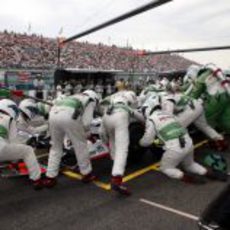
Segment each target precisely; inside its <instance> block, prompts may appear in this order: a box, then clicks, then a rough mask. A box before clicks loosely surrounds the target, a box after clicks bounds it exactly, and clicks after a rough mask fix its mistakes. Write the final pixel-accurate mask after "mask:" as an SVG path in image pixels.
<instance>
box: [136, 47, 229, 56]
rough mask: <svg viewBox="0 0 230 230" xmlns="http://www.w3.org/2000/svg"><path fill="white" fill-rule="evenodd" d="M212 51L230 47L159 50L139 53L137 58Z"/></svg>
mask: <svg viewBox="0 0 230 230" xmlns="http://www.w3.org/2000/svg"><path fill="white" fill-rule="evenodd" d="M213 50H230V46H211V47H202V48H191V49H175V50H161V51H160V50H159V51H151V52H145V51H142V52H140V53H139V56H147V55H156V54H171V53H192V52H201V51H202V52H203V51H213Z"/></svg>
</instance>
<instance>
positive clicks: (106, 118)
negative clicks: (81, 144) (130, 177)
mask: <svg viewBox="0 0 230 230" xmlns="http://www.w3.org/2000/svg"><path fill="white" fill-rule="evenodd" d="M135 104H136V96H135V93H134V92H132V91H125V90H124V91H120V92H118V93H115V94H113V95H112V96H111V97H110V105H109V106H108V107H107V109H106V110H105V113H104V115H103V118H102V125H101V138H102V140H103V142H105V143H109V145H110V146H109V147H110V154H111V158H112V159H113V167H112V177H111V188H112V189H113V190H114V191H117V192H118V193H120V194H122V195H127V196H128V195H131V192H130V191H129V190H128V189H127V187H126V186H125V185H124V184H123V183H122V178H123V175H124V172H125V167H126V161H127V156H128V146H129V123H130V118H131V117H132V116H135V117H136V118H137V119H139V120H142V121H143V117H142V116H141V115H140V114H139V113H138V112H137V111H135V110H133V109H132V106H133V105H135Z"/></svg>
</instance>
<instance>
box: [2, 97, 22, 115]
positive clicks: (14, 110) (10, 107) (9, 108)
mask: <svg viewBox="0 0 230 230" xmlns="http://www.w3.org/2000/svg"><path fill="white" fill-rule="evenodd" d="M0 111H1V112H3V113H5V114H7V115H9V116H10V117H11V118H13V119H16V118H17V117H18V114H19V109H18V106H17V105H16V103H15V102H14V101H12V100H9V99H2V100H0Z"/></svg>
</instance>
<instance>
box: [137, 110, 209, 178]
mask: <svg viewBox="0 0 230 230" xmlns="http://www.w3.org/2000/svg"><path fill="white" fill-rule="evenodd" d="M155 137H158V138H159V139H160V140H161V141H162V142H163V143H164V150H165V152H164V154H163V157H162V159H161V162H160V170H161V172H163V173H164V174H166V175H167V176H169V177H171V178H175V179H182V178H183V176H184V173H183V172H182V171H181V170H180V169H178V168H176V167H177V166H178V165H179V164H180V163H182V166H183V168H184V169H185V170H186V171H188V172H191V173H195V174H198V175H205V174H206V173H207V170H206V169H205V168H204V167H203V166H201V165H199V164H198V163H196V162H194V159H193V158H194V156H193V142H192V139H191V138H190V136H189V134H188V133H187V130H186V129H185V128H183V127H182V126H181V125H180V124H179V123H178V122H177V120H176V119H175V117H174V116H173V115H172V114H169V113H167V112H164V111H161V110H156V111H153V112H152V113H151V114H150V116H149V117H148V118H147V120H146V128H145V134H144V136H143V137H142V139H141V140H140V145H141V146H149V145H151V144H152V143H153V141H154V139H155Z"/></svg>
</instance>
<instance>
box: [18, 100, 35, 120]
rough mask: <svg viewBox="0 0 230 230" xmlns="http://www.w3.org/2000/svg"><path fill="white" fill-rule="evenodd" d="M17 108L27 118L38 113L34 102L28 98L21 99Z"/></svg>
mask: <svg viewBox="0 0 230 230" xmlns="http://www.w3.org/2000/svg"><path fill="white" fill-rule="evenodd" d="M19 110H20V112H21V113H22V114H23V115H25V116H26V118H27V119H29V120H31V119H32V118H33V117H34V116H35V115H37V114H38V108H37V105H36V103H35V102H34V101H32V100H30V99H25V100H22V101H21V102H20V104H19Z"/></svg>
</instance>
